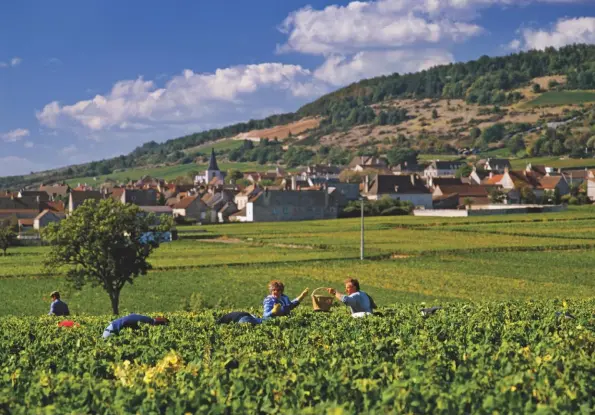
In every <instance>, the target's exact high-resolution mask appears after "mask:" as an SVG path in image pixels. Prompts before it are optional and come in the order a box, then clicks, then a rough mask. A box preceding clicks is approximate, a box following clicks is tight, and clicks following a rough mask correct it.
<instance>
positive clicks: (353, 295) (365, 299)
mask: <svg viewBox="0 0 595 415" xmlns="http://www.w3.org/2000/svg"><path fill="white" fill-rule="evenodd" d="M327 290H328V292H329V294H331V295H334V296H335V297H336V298H337V300H339V301H341V302H342V303H343V304H345V305H347V306H349V307H350V308H351V315H352V316H353V317H363V316H366V315H369V314H372V312H373V309H374V308H376V304H374V300H372V297H370V296H369V295H368V294H366V293H365V292H363V291H361V290H360V289H359V281H358V280H356V279H354V278H347V279H346V280H345V291H346V294H341V293H340V292H337V290H335V289H334V288H328V289H327Z"/></svg>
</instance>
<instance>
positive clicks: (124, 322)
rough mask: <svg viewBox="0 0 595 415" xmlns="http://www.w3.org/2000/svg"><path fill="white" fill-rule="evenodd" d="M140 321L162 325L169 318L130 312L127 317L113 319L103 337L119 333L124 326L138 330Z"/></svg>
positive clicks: (167, 321)
mask: <svg viewBox="0 0 595 415" xmlns="http://www.w3.org/2000/svg"><path fill="white" fill-rule="evenodd" d="M138 323H146V324H150V325H152V326H161V325H164V324H167V323H169V320H168V319H166V318H163V317H156V318H151V317H149V316H143V315H141V314H129V315H127V316H126V317H120V318H119V319H117V320H114V321H112V322H111V323H110V324H109V326H107V327H106V328H105V330H104V331H103V338H104V339H107V338H108V337H110V336H112V335H114V334H119V333H120V331H121V330H122V329H124V328H130V329H133V330H136V329H138V328H139V326H138Z"/></svg>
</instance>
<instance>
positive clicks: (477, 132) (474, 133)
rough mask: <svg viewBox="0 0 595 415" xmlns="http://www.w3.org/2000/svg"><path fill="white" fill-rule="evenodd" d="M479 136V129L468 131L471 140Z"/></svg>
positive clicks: (474, 128)
mask: <svg viewBox="0 0 595 415" xmlns="http://www.w3.org/2000/svg"><path fill="white" fill-rule="evenodd" d="M479 136H481V129H480V128H479V127H473V128H471V129H470V130H469V137H471V138H472V139H474V140H475V139H477V138H479Z"/></svg>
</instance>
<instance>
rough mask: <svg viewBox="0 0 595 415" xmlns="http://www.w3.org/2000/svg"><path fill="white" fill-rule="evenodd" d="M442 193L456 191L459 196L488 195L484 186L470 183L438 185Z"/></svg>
mask: <svg viewBox="0 0 595 415" xmlns="http://www.w3.org/2000/svg"><path fill="white" fill-rule="evenodd" d="M438 187H439V188H440V191H441V192H442V194H445V195H447V194H452V193H458V194H459V196H461V197H467V196H477V197H485V196H487V195H488V190H487V189H486V187H485V186H471V185H464V184H461V185H451V186H438Z"/></svg>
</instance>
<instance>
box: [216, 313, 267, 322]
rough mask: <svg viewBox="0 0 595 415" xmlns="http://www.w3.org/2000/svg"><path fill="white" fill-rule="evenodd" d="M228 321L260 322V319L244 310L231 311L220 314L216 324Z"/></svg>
mask: <svg viewBox="0 0 595 415" xmlns="http://www.w3.org/2000/svg"><path fill="white" fill-rule="evenodd" d="M229 323H250V324H260V323H262V319H261V318H258V317H257V316H255V315H254V314H250V313H248V312H246V311H232V312H231V313H227V314H225V315H223V316H221V317H220V318H219V320H217V324H229Z"/></svg>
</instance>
